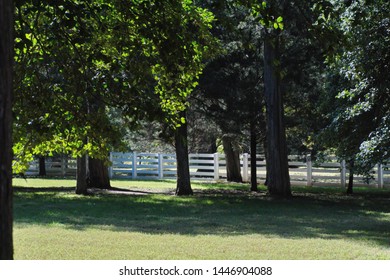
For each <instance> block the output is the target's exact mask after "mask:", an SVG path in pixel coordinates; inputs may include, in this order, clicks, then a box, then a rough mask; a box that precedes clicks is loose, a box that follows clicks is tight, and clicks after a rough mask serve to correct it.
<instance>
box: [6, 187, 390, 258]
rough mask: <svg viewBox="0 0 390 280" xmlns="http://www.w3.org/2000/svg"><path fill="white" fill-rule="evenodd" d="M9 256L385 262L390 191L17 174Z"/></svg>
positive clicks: (388, 243)
mask: <svg viewBox="0 0 390 280" xmlns="http://www.w3.org/2000/svg"><path fill="white" fill-rule="evenodd" d="M13 184H14V186H15V187H16V188H15V195H14V220H15V223H14V246H15V255H14V257H15V259H36V260H41V259H81V260H83V259H129V260H134V259H137V260H140V259H166V260H172V259H204V260H209V259H226V260H228V259H242V260H246V259H305V260H308V259H337V260H339V259H347V260H351V259H352V260H353V259H374V260H377V259H387V260H389V259H390V190H375V189H371V190H367V189H363V188H359V189H358V188H357V189H356V194H355V195H354V196H346V195H344V194H342V190H340V189H337V188H332V187H330V188H314V187H313V188H304V187H301V188H293V191H294V198H293V199H292V200H274V199H270V198H269V197H267V196H266V195H265V188H262V189H261V190H262V191H260V192H259V193H249V192H248V191H247V189H248V188H249V187H248V185H244V184H211V183H193V189H194V191H195V194H194V195H193V196H191V197H176V196H174V195H172V193H173V191H174V188H175V182H173V181H119V180H117V181H116V180H114V181H112V186H113V187H115V188H118V189H119V188H120V189H122V191H117V192H112V193H99V194H94V195H91V196H78V195H75V194H74V186H75V181H74V180H54V179H45V180H43V179H28V180H27V181H26V180H24V179H14V182H13Z"/></svg>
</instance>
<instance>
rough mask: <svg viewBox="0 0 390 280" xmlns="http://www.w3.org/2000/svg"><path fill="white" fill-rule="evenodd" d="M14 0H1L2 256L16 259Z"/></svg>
mask: <svg viewBox="0 0 390 280" xmlns="http://www.w3.org/2000/svg"><path fill="white" fill-rule="evenodd" d="M13 7H14V6H13V1H12V0H4V1H1V2H0V259H2V260H5V259H13V237H12V223H13V214H12V144H11V142H12V140H11V130H12V113H11V112H12V64H13V39H14V37H13V15H14V8H13Z"/></svg>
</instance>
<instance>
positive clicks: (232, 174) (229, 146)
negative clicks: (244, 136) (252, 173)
mask: <svg viewBox="0 0 390 280" xmlns="http://www.w3.org/2000/svg"><path fill="white" fill-rule="evenodd" d="M222 145H223V151H224V153H225V158H226V174H227V180H228V181H229V182H238V183H241V182H242V176H241V168H240V151H239V150H238V149H237V148H236V147H235V146H234V140H233V139H232V138H231V137H229V136H227V135H225V136H223V137H222Z"/></svg>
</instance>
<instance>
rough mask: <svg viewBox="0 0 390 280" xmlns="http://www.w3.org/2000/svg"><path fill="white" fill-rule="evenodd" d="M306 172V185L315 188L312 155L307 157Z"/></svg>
mask: <svg viewBox="0 0 390 280" xmlns="http://www.w3.org/2000/svg"><path fill="white" fill-rule="evenodd" d="M306 172H307V175H306V185H307V186H308V187H312V186H313V164H312V161H311V156H310V155H306Z"/></svg>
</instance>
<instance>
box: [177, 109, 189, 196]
mask: <svg viewBox="0 0 390 280" xmlns="http://www.w3.org/2000/svg"><path fill="white" fill-rule="evenodd" d="M181 115H182V117H185V112H183V113H182V114H181ZM175 148H176V164H177V185H176V195H192V194H193V191H192V188H191V178H190V165H189V158H188V141H187V123H184V124H181V126H180V127H178V128H177V129H176V130H175Z"/></svg>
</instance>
